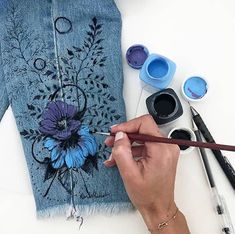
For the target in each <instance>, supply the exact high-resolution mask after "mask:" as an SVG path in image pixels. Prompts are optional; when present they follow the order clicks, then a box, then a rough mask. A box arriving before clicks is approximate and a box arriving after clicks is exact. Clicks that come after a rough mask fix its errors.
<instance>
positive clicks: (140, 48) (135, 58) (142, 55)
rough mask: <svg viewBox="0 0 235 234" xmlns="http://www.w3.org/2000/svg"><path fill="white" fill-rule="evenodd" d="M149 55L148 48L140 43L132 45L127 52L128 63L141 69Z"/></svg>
mask: <svg viewBox="0 0 235 234" xmlns="http://www.w3.org/2000/svg"><path fill="white" fill-rule="evenodd" d="M148 56H149V51H148V49H147V48H146V47H145V46H144V45H140V44H136V45H133V46H131V47H130V48H129V49H128V50H127V52H126V60H127V63H128V65H129V66H131V67H132V68H134V69H141V67H142V66H143V64H144V62H145V61H146V59H147V58H148Z"/></svg>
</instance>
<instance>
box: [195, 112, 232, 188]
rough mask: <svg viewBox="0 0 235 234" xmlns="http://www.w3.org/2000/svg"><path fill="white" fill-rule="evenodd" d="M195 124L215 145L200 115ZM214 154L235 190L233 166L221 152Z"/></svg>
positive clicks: (214, 151) (207, 139) (208, 140)
mask: <svg viewBox="0 0 235 234" xmlns="http://www.w3.org/2000/svg"><path fill="white" fill-rule="evenodd" d="M193 120H194V122H195V124H196V125H197V127H198V129H199V130H200V132H201V133H202V135H203V136H204V138H205V140H206V141H207V142H209V143H215V140H214V139H213V137H212V135H211V133H210V131H209V130H208V128H207V126H206V124H205V123H204V121H203V119H202V118H201V116H200V115H196V116H194V117H193ZM212 152H213V154H214V155H215V157H216V159H217V161H218V163H219V165H220V166H221V168H222V169H223V171H224V173H225V174H226V176H227V178H228V180H229V182H230V183H231V185H232V187H233V189H235V171H234V168H233V167H232V165H231V164H230V163H229V162H228V161H227V160H226V157H224V156H223V155H222V153H221V151H220V150H212Z"/></svg>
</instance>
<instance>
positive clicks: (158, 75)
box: [140, 54, 176, 89]
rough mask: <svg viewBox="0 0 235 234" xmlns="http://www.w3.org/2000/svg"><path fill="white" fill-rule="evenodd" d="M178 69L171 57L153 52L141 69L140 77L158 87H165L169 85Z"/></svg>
mask: <svg viewBox="0 0 235 234" xmlns="http://www.w3.org/2000/svg"><path fill="white" fill-rule="evenodd" d="M175 71H176V65H175V63H174V62H173V61H171V60H170V59H168V58H166V57H164V56H161V55H157V54H151V55H150V56H149V57H148V58H147V60H146V61H145V63H144V65H143V66H142V68H141V71H140V79H141V80H143V81H144V82H145V83H147V84H149V85H151V86H153V87H155V88H157V89H165V88H166V87H167V86H169V84H170V82H171V81H172V79H173V76H174V74H175Z"/></svg>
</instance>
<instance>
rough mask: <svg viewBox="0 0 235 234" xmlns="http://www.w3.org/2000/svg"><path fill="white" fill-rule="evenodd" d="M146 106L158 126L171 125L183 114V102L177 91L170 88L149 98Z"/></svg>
mask: <svg viewBox="0 0 235 234" xmlns="http://www.w3.org/2000/svg"><path fill="white" fill-rule="evenodd" d="M146 105H147V109H148V111H149V114H150V115H152V117H153V118H154V120H155V122H156V123H157V124H158V125H162V124H167V123H170V122H172V121H174V120H176V119H178V118H179V117H180V116H181V115H182V114H183V108H182V105H181V102H180V100H179V98H178V96H177V94H176V93H175V91H174V90H173V89H170V88H168V89H164V90H162V91H159V92H157V93H154V94H153V95H151V96H150V97H148V98H147V100H146Z"/></svg>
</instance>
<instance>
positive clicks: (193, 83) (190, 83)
mask: <svg viewBox="0 0 235 234" xmlns="http://www.w3.org/2000/svg"><path fill="white" fill-rule="evenodd" d="M181 91H182V94H183V96H184V98H185V99H187V100H188V101H200V100H202V99H203V98H204V97H205V96H206V95H207V93H208V82H207V81H206V79H205V78H202V77H200V76H192V77H190V78H187V79H186V80H185V81H184V82H183V84H182V87H181Z"/></svg>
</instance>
